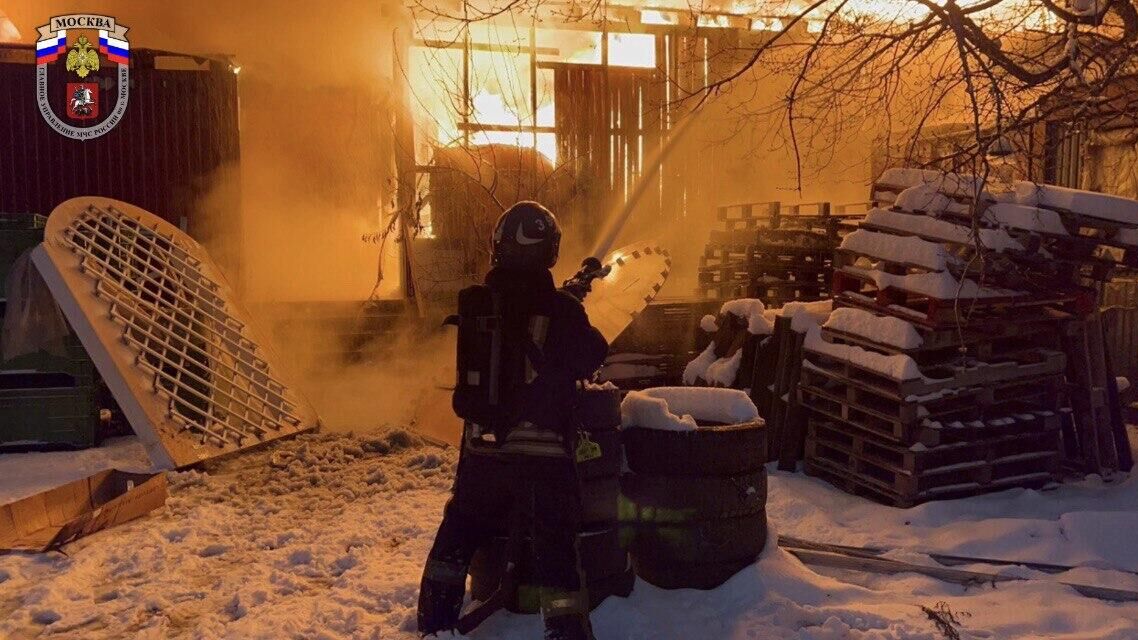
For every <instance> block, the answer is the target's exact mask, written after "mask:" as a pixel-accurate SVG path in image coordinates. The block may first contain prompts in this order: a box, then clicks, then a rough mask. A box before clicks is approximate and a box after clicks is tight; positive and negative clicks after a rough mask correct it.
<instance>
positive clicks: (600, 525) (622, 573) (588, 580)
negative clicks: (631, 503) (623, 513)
mask: <svg viewBox="0 0 1138 640" xmlns="http://www.w3.org/2000/svg"><path fill="white" fill-rule="evenodd" d="M577 417H578V419H579V420H580V422H581V424H582V426H583V431H584V432H585V435H586V436H588V438H589V440H590V441H592V442H593V443H595V444H596V445H598V446H599V447H600V456H599V457H596V458H593V459H591V460H586V461H583V462H579V463H578V464H577V472H578V476H579V477H580V480H581V502H582V507H583V508H584V516H583V522H584V526H583V528H582V531H581V533H580V534H579V535H578V549H579V552H580V557H581V569H582V572H583V573H584V575H585V584H586V587H587V589H588V592H589V605H590V608H596V607H597V606H598V605H599V604H600V603H601V602H602V601H603V600H604V599H605V598H607V597H609V596H620V597H627V596H628V594H630V593H632V588H633V585H634V583H635V582H636V574H635V573H634V572H633V570H632V564H631V562H630V561H629V557H628V552H627V551H625V549H624V548H623V547H622V546H621V536H620V529H619V524H620V523H619V517H620V506H619V505H620V493H621V477H620V473H621V468H622V466H623V452H622V449H621V431H620V422H621V417H620V392H619V391H618V390H616V389H611V390H610V389H588V390H586V391H585V392H584V393H582V395H581V399H580V402H579V405H578V408H577ZM507 542H508V537H507V535H506V534H505V532H504V531H503V533H502V535H499V536H496V537H494V538H493V539H492V540H491V541H490V543H489V544H488V545H486V546H485V547H483V548H482V549H480V550H479V551H478V553H476V554H475V556H474V559H473V561H472V562H471V564H470V582H471V584H470V590H471V596H472V597H473V598H474V599H475V600H485V599H487V598H488V597H490V595H491V594H493V593H494V590H495V589H497V587H498V583H499V582H500V581H501V578H502V570H503V568H504V566H505V549H506V545H507ZM523 549H524V553H523V554H522V559H521V562H520V563H519V565H518V577H519V580H518V592H517V597H516V598H513V599H512V601H511V602H508V603H507V606H506V608H507V609H508V610H510V611H513V612H514V613H537V612H538V611H539V608H540V607H539V591H538V587H537V582H536V580H534V579H533V576H534V571H533V567H532V562H531V560H532V558H533V547H532V542H531V541H530V540H528V539H527V540H526V541H525V542H524V547H523Z"/></svg>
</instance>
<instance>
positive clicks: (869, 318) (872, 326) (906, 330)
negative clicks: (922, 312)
mask: <svg viewBox="0 0 1138 640" xmlns="http://www.w3.org/2000/svg"><path fill="white" fill-rule="evenodd" d="M822 326H823V327H825V328H827V329H833V330H835V331H842V332H845V333H849V334H853V335H855V336H861V337H863V338H866V339H868V340H872V341H873V342H877V343H880V344H887V345H891V346H894V347H897V348H898V349H916V348H917V347H919V346H921V343H923V342H924V338H922V337H921V334H920V333H918V332H917V330H916V328H915V327H913V325H911V324H909V323H908V322H905V321H904V320H902V319H900V318H894V317H891V316H877V315H874V314H872V313H870V312H868V311H864V310H862V309H852V308H843V309H834V312H833V313H832V314H830V317H829V319H828V320H826V324H824V325H822Z"/></svg>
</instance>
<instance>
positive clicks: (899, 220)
mask: <svg viewBox="0 0 1138 640" xmlns="http://www.w3.org/2000/svg"><path fill="white" fill-rule="evenodd" d="M864 224H866V225H868V226H876V227H880V228H882V229H889V230H891V231H897V232H898V233H907V234H914V235H919V236H922V237H924V238H933V239H935V240H939V241H941V242H953V243H956V244H968V245H971V244H974V240H973V235H972V228H971V227H967V226H964V225H962V224H955V223H952V222H949V221H947V220H940V219H937V218H933V217H930V216H923V215H914V214H911V213H901V212H899V211H886V210H885V209H874V210H872V211H870V212H869V213H867V214H866V216H865V223H864ZM980 242H981V243H982V244H983V245H984V246H985V247H986V248H988V249H991V250H994V251H1023V245H1022V244H1020V243H1019V242H1017V241H1016V240H1015V239H1014V238H1012V237H1011V236H1010V235H1008V232H1007V231H1004V230H1003V229H980Z"/></svg>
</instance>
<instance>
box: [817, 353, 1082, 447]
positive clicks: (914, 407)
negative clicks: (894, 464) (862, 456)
mask: <svg viewBox="0 0 1138 640" xmlns="http://www.w3.org/2000/svg"><path fill="white" fill-rule="evenodd" d="M809 378H810V376H809V374H808V373H807V369H806V368H805V367H803V370H802V372H801V373H800V374H799V385H798V394H799V402H800V404H802V405H803V406H804V407H806V408H808V409H809V410H810V411H811V412H814V413H818V414H821V415H823V416H826V417H828V418H831V419H834V420H839V421H841V422H844V423H846V424H850V425H853V426H856V427H858V428H860V429H862V430H864V431H868V432H870V433H873V434H875V435H878V436H880V437H882V438H884V439H888V440H891V441H894V442H900V443H904V444H914V443H917V442H923V443H924V444H926V445H929V446H932V445H936V444H940V443H942V442H944V441H946V438H952V437H954V434H952V433H949V429H951V430H953V431H955V430H956V429H957V427H949V428H948V429H946V428H944V427H945V426H946V425H953V424H956V423H960V425H961V427H959V428H960V429H961V432H960V433H961V435H962V434H963V433H964V432H965V427H966V426H967V425H968V423H970V422H975V421H977V420H983V421H988V420H993V419H996V418H1002V417H1003V416H1007V415H1016V414H1021V415H1024V416H1031V420H1043V419H1048V420H1050V419H1055V420H1057V418H1054V417H1053V416H1054V415H1055V414H1057V412H1058V410H1059V401H1060V398H1061V385H1062V380H1061V376H1048V377H1044V378H1040V379H1032V380H1022V381H1017V382H1014V383H1009V384H1004V385H993V386H989V387H970V388H966V389H957V390H953V391H952V392H951V393H949V394H947V395H945V396H944V397H940V398H937V399H935V400H925V401H921V402H909V401H905V400H897V399H892V398H888V397H883V396H881V395H880V394H877V393H874V392H873V391H870V390H866V389H863V388H860V387H858V386H857V385H840V384H830V385H828V386H826V387H817V386H814V384H813V383H814V381H813V380H810V379H809ZM1045 414H1050V416H1046V415H1045ZM1025 420H1026V419H1025Z"/></svg>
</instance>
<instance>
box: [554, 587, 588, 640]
mask: <svg viewBox="0 0 1138 640" xmlns="http://www.w3.org/2000/svg"><path fill="white" fill-rule="evenodd" d="M541 615H542V617H543V618H544V619H545V640H596V639H595V638H594V637H593V627H592V625H591V624H590V623H589V596H588V594H587V593H586V592H585V591H584V590H581V591H576V592H557V591H553V590H546V589H543V590H542V594H541Z"/></svg>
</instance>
